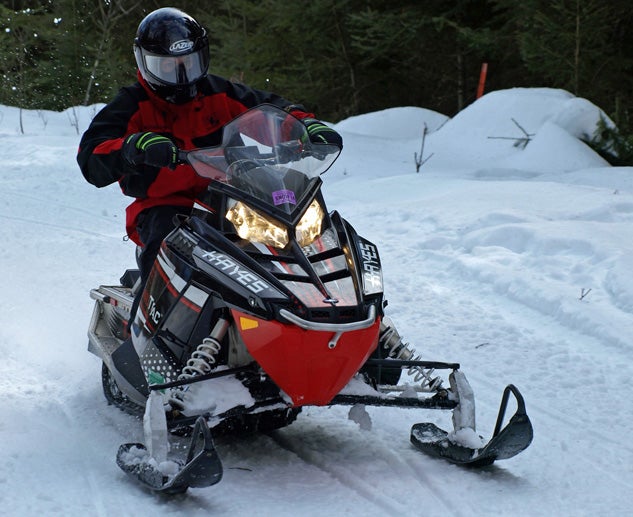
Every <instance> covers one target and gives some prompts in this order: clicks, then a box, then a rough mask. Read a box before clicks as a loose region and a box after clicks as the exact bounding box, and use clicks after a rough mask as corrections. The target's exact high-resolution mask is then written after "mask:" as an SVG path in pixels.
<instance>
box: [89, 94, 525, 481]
mask: <svg viewBox="0 0 633 517" xmlns="http://www.w3.org/2000/svg"><path fill="white" fill-rule="evenodd" d="M340 152H341V150H340V148H339V147H337V146H334V145H329V144H315V143H312V142H310V140H309V138H308V134H307V131H306V128H305V126H304V124H303V123H302V122H300V121H299V120H298V119H296V118H294V117H293V116H292V115H290V114H288V113H286V112H285V111H283V110H281V109H279V108H277V107H275V106H272V105H261V106H259V107H257V108H254V109H252V110H250V111H247V112H246V113H244V114H242V115H240V116H239V117H237V118H236V119H234V120H233V121H232V122H230V123H229V124H227V125H226V126H224V128H223V132H222V143H221V145H219V146H216V147H208V148H202V149H195V150H191V151H180V153H179V159H180V161H181V162H182V163H186V164H189V165H190V166H191V167H193V169H194V170H195V171H196V173H197V174H198V175H200V176H202V177H204V178H208V179H209V180H210V182H209V188H208V190H207V191H206V192H205V193H204V195H202V196H200V198H199V199H198V200H196V204H195V206H194V208H193V210H192V213H191V215H190V216H188V217H180V218H178V219H177V220H176V221H175V222H176V224H177V226H176V228H175V229H174V230H173V232H171V233H170V234H169V235H168V236H167V237H166V238H165V240H164V241H163V243H162V246H161V249H160V252H159V254H158V256H157V258H156V261H155V263H154V265H153V268H152V270H151V272H150V274H149V277H148V280H147V282H146V284H145V286H144V288H143V289H142V293H141V294H139V296H141V298H140V304H139V307H138V310H137V311H136V314H135V315H134V316H132V315H131V308H132V304H133V301H134V297H135V296H136V294H137V292H139V291H140V287H139V285H140V281H139V272H138V270H137V269H129V270H127V271H126V272H125V274H124V275H123V277H122V278H121V282H120V285H102V286H100V287H98V288H96V289H93V290H92V291H91V297H92V299H94V300H95V306H94V312H93V316H92V319H91V322H90V328H89V332H88V335H89V351H90V352H92V353H94V354H95V355H97V356H98V357H99V358H101V360H102V362H103V365H102V384H103V391H104V394H105V398H106V399H107V401H108V402H109V403H110V404H113V405H115V406H117V407H119V408H121V409H123V410H125V411H127V412H129V413H132V414H137V415H139V416H141V415H142V418H143V428H144V437H145V443H126V444H123V445H121V447H120V448H119V451H118V454H117V464H118V465H119V466H120V467H121V468H122V469H123V470H124V471H125V472H127V473H128V474H129V475H130V476H132V477H134V478H135V479H137V480H138V481H140V482H141V483H142V484H143V485H145V486H147V487H149V488H151V489H152V490H155V491H159V492H163V493H168V494H171V493H180V492H184V491H186V490H187V489H188V488H189V487H206V486H210V485H213V484H215V483H217V482H219V481H220V480H221V478H222V463H221V460H220V457H219V455H218V453H217V450H216V448H215V445H214V440H213V437H214V436H218V435H227V434H229V435H232V434H237V433H246V432H269V431H272V430H274V429H278V428H282V427H284V426H287V425H289V424H291V423H292V422H293V421H294V420H295V419H296V418H297V415H298V414H299V412H300V411H301V409H302V407H304V406H309V405H316V406H330V405H335V404H343V405H350V406H352V407H356V406H357V407H362V406H363V405H377V406H397V407H403V408H422V409H443V410H449V411H452V423H453V430H451V431H450V432H447V431H444V430H442V429H440V428H439V427H437V426H435V425H434V424H431V423H420V424H415V425H414V426H413V428H412V429H411V435H410V439H411V442H412V443H413V444H414V446H415V447H417V448H418V449H420V450H421V451H423V452H425V453H428V454H430V455H432V456H435V457H439V458H444V459H446V460H448V461H451V462H453V463H457V464H461V465H468V466H485V465H490V464H492V463H493V462H494V461H496V460H501V459H506V458H510V457H512V456H514V455H516V454H518V453H519V452H521V451H523V450H524V449H525V448H527V447H528V445H529V444H530V442H531V441H532V425H531V423H530V420H529V418H528V416H527V413H526V410H525V403H524V400H523V397H522V396H521V393H520V392H519V390H518V389H517V388H516V387H515V386H513V385H509V386H508V387H507V388H506V390H505V392H504V394H503V397H502V400H501V407H500V409H499V414H498V417H497V424H496V428H495V430H494V434H493V437H492V438H491V440H490V441H489V442H488V443H485V441H483V440H482V439H481V437H479V436H478V435H476V432H475V407H474V396H473V391H472V389H471V387H470V385H469V384H468V381H467V380H466V377H465V375H464V374H463V373H462V372H461V371H460V369H459V364H457V363H444V362H438V361H423V360H421V359H420V357H419V356H417V355H416V353H415V350H414V349H413V347H412V346H411V345H409V344H408V343H407V342H405V341H404V340H403V339H402V338H401V336H400V335H399V333H398V332H397V330H396V329H395V327H394V325H393V324H392V322H391V321H390V320H389V318H388V317H386V316H385V315H384V309H385V306H386V303H387V302H386V300H385V299H384V295H383V277H382V269H381V262H380V258H379V254H378V249H377V247H376V245H375V244H373V243H372V242H370V241H369V240H367V239H365V238H364V237H362V236H360V235H358V234H357V232H356V231H355V230H354V228H353V227H352V226H351V224H350V223H349V222H347V221H346V220H345V219H344V218H343V217H342V216H341V215H340V214H339V213H338V212H337V211H332V212H328V210H327V208H326V205H325V201H324V198H323V195H322V192H321V185H322V180H321V175H322V174H323V173H324V172H325V171H326V170H328V169H329V168H330V166H331V165H332V164H333V163H334V161H335V160H336V159H337V158H338V156H339V154H340ZM438 372H443V374H442V375H440V374H439V373H438ZM401 377H403V380H402V381H401V380H400V378H401ZM407 381H408V382H407ZM511 395H512V396H513V398H514V400H515V403H514V404H513V406H515V408H516V409H515V412H514V415H513V416H512V417H511V418H509V419H506V417H505V413H506V409H507V407H508V403H509V400H510V396H511ZM506 420H507V422H506V423H505V425H503V424H504V421H506ZM183 437H184V438H183ZM176 439H181V440H186V445H185V446H184V447H183V446H173V444H172V442H174V441H176ZM178 443H180V442H178Z"/></svg>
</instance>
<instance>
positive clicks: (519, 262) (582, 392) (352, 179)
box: [0, 88, 633, 517]
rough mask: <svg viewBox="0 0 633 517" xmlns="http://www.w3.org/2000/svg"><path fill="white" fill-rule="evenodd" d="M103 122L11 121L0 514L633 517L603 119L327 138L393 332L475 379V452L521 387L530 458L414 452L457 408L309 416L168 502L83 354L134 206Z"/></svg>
mask: <svg viewBox="0 0 633 517" xmlns="http://www.w3.org/2000/svg"><path fill="white" fill-rule="evenodd" d="M97 109H99V106H90V107H81V108H79V107H78V108H71V109H69V110H66V111H65V112H61V113H54V112H45V111H22V112H21V113H20V111H19V110H18V109H16V108H11V107H6V106H0V143H2V145H0V163H2V165H3V167H2V168H1V169H0V185H1V186H2V188H1V189H0V239H1V242H2V243H3V245H2V247H1V248H0V268H1V269H0V270H1V271H2V272H3V293H2V296H1V297H0V357H2V360H1V361H0V396H2V399H3V401H2V408H3V417H2V418H0V442H1V443H2V448H1V451H2V452H1V458H2V461H0V508H2V509H3V510H2V511H3V514H4V515H7V516H11V517H13V516H19V517H21V516H30V515H47V516H48V515H64V516H75V515H77V516H79V515H82V516H84V515H97V516H110V515H116V516H126V515H130V516H132V515H134V516H136V515H140V514H151V515H156V516H163V515H170V516H172V515H175V516H180V515H182V516H184V515H187V516H196V515H209V514H213V515H264V516H266V515H275V516H284V515H305V516H312V515H314V516H316V515H323V514H324V513H325V512H327V514H329V515H343V514H345V515H364V516H367V515H397V516H417V515H425V516H436V515H437V516H440V515H441V516H447V515H450V516H453V515H455V516H466V515H468V516H471V515H517V516H522V515H526V516H534V515H536V516H540V515H543V516H545V515H547V516H550V515H573V516H583V515H596V514H599V515H603V516H611V515H614V516H615V515H623V514H625V513H627V512H628V511H630V496H629V494H630V493H632V492H633V446H632V445H631V440H630V434H631V422H632V421H633V403H632V402H631V400H632V398H633V393H632V392H633V388H632V387H631V378H633V342H632V336H633V278H632V276H631V274H630V272H631V271H632V270H633V168H632V167H611V166H610V165H609V164H608V163H606V162H605V161H604V160H603V159H602V158H601V157H600V156H598V155H597V154H595V153H594V152H593V151H592V150H591V149H590V148H589V147H588V146H586V145H585V144H584V143H583V142H582V141H581V139H580V138H583V137H584V138H586V137H587V135H591V134H592V133H593V131H594V129H595V125H596V122H597V120H598V119H599V117H600V114H601V111H600V109H599V107H597V106H595V105H593V104H592V103H590V102H589V101H587V100H586V99H582V98H577V97H574V96H573V95H571V94H570V93H568V92H565V91H562V90H554V89H545V88H531V89H523V88H515V89H510V90H503V91H497V92H491V93H488V94H487V95H485V96H483V97H482V98H481V99H479V100H477V101H476V102H475V103H473V104H472V105H470V106H469V107H467V108H466V109H464V110H463V111H462V112H460V113H459V114H457V115H456V116H455V117H453V118H452V119H449V118H447V117H445V116H444V115H442V114H439V113H436V112H433V111H430V110H427V109H424V108H423V107H411V106H409V107H397V108H392V109H388V110H385V111H380V112H375V113H367V114H364V115H360V116H357V117H352V118H349V119H346V120H344V121H341V122H339V123H337V124H335V125H334V127H335V128H336V129H337V130H338V131H339V132H340V133H341V135H342V136H343V140H344V150H343V153H342V155H341V157H340V158H339V160H338V161H337V162H336V163H335V164H334V166H333V168H332V169H331V170H329V171H328V172H327V173H326V174H325V175H324V177H323V179H324V187H323V188H324V195H325V199H326V203H327V205H328V208H329V209H330V210H337V211H339V212H340V213H341V215H342V216H343V217H344V218H346V219H347V220H348V221H350V222H351V223H352V224H353V225H354V226H355V228H356V230H357V231H358V232H359V233H360V234H361V235H363V236H364V237H365V238H367V239H369V240H370V241H372V242H374V243H376V244H377V246H378V248H379V251H380V255H381V260H382V265H383V275H384V282H385V294H386V298H387V300H388V301H389V305H388V306H387V309H386V313H387V315H389V316H390V317H391V318H392V319H393V320H394V322H395V323H396V325H397V327H398V329H399V331H400V333H401V334H402V335H403V336H404V337H405V339H406V340H407V341H409V342H410V343H411V344H412V345H413V346H414V347H415V348H416V349H417V351H418V353H419V354H420V355H421V356H422V358H423V359H427V360H438V361H447V362H459V363H460V364H461V370H462V371H463V372H464V373H465V374H466V376H467V378H468V379H469V381H470V384H471V386H472V388H473V390H474V392H475V399H476V403H477V425H478V432H479V433H480V434H481V435H482V436H484V437H486V438H487V437H489V436H490V435H491V433H492V430H493V428H494V424H495V418H496V414H497V409H498V405H499V401H500V397H501V394H502V391H503V388H504V387H505V385H506V384H509V383H513V384H515V385H516V386H517V387H519V389H520V390H521V392H522V393H523V395H524V397H525V401H526V405H527V411H528V414H529V415H530V418H531V419H532V423H533V425H534V441H533V443H532V445H531V446H530V447H529V448H528V449H527V450H526V451H524V452H523V453H522V454H520V455H518V456H516V457H515V458H512V459H509V460H506V461H502V462H497V463H495V465H493V466H492V467H488V468H485V469H481V470H471V469H464V468H461V467H457V466H455V465H451V464H448V463H446V462H444V461H441V460H436V459H433V458H430V457H427V456H425V455H424V454H422V453H421V452H419V451H417V450H415V449H414V448H413V447H412V446H411V444H410V442H409V432H410V428H411V426H412V425H413V424H414V423H416V422H426V421H430V422H434V423H436V424H438V425H440V426H441V427H445V428H446V427H448V425H449V421H450V413H449V412H442V411H424V410H406V409H396V408H374V407H368V408H367V411H368V413H369V416H370V418H371V422H372V425H371V429H369V430H368V429H361V427H360V426H359V425H358V424H357V423H355V422H354V421H352V420H350V419H349V418H348V416H349V415H348V411H349V408H346V407H331V408H328V407H322V408H321V407H309V408H305V409H304V411H303V412H302V413H301V415H300V416H299V418H298V420H297V421H296V422H295V423H294V424H292V425H291V426H289V427H287V428H285V429H283V430H280V431H277V432H275V433H273V434H271V435H254V436H250V437H245V438H239V439H230V438H221V439H218V440H217V444H216V445H217V448H218V452H219V454H220V457H221V459H222V461H223V463H224V468H225V472H224V478H223V480H222V482H221V483H220V484H218V485H215V486H213V487H208V488H205V489H190V490H189V491H188V492H187V494H185V495H182V496H177V497H173V498H165V497H161V496H158V495H156V494H153V493H150V492H148V491H147V490H145V489H143V488H142V487H140V486H139V485H137V484H135V483H133V482H132V480H130V479H129V478H128V477H127V476H126V475H125V474H124V473H123V472H122V471H121V470H120V469H119V468H118V467H117V466H116V464H115V455H116V451H117V449H118V446H119V445H120V444H121V443H124V442H131V441H141V440H142V426H141V423H140V422H139V421H138V420H137V419H135V418H133V417H131V416H129V415H127V414H124V413H122V412H121V411H119V410H117V409H116V408H114V407H111V406H108V405H107V404H106V402H105V399H104V397H103V394H102V390H101V379H100V371H101V364H100V360H99V359H98V358H96V357H95V356H93V355H91V354H90V353H89V352H88V351H87V336H86V332H87V329H88V324H89V321H90V317H91V314H92V310H93V302H92V300H91V299H90V298H89V294H88V293H89V291H90V289H91V288H94V287H97V286H98V285H100V284H105V285H113V284H116V283H117V282H118V279H119V277H120V276H121V274H122V273H123V271H124V270H125V269H126V268H129V267H132V266H133V264H134V246H133V244H132V243H131V242H129V241H126V240H125V239H124V232H125V230H124V210H125V206H126V205H127V204H128V203H129V200H128V199H126V198H125V197H124V196H123V195H122V194H121V192H120V191H119V189H118V186H116V185H113V186H110V187H106V188H103V189H97V188H95V187H93V186H92V185H90V184H88V183H87V182H86V181H85V180H84V179H83V177H82V176H81V173H80V171H79V169H78V167H77V165H76V161H75V155H76V150H77V145H78V142H79V139H80V136H81V133H82V132H83V131H84V130H85V129H86V128H87V126H88V124H89V121H90V119H91V117H92V116H94V114H95V113H96V110H97ZM20 116H22V126H23V128H24V132H23V133H22V132H21V130H20ZM425 126H426V128H427V134H426V138H425V140H424V145H423V146H422V134H423V128H424V127H425ZM416 155H417V158H419V157H420V155H422V159H423V160H424V163H423V165H422V166H421V167H420V169H419V171H418V172H416V163H415V162H416ZM403 378H404V376H403Z"/></svg>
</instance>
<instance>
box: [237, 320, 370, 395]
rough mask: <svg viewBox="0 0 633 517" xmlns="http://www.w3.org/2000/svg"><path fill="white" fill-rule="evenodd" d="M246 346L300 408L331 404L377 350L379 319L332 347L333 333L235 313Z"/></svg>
mask: <svg viewBox="0 0 633 517" xmlns="http://www.w3.org/2000/svg"><path fill="white" fill-rule="evenodd" d="M231 312H232V313H233V317H234V319H235V322H236V324H237V328H238V329H239V331H240V334H241V336H242V339H243V340H244V343H245V344H246V348H247V349H248V351H249V353H250V354H251V355H252V356H253V358H254V359H255V360H256V361H257V362H258V364H259V365H260V366H261V367H262V368H263V369H264V371H265V372H266V373H267V374H268V375H270V377H271V379H272V380H273V381H274V382H275V383H276V384H277V386H279V387H280V388H281V389H282V390H283V391H284V392H285V393H286V394H287V395H288V396H289V397H290V398H291V399H292V402H293V404H294V405H295V406H305V405H317V406H325V405H327V404H328V403H329V402H330V401H331V400H332V398H334V396H336V395H337V394H338V393H339V392H340V391H341V389H343V387H344V386H345V385H346V384H347V383H348V382H349V381H350V379H351V378H352V377H353V376H354V375H355V374H356V372H358V370H359V369H360V367H361V366H362V365H363V364H364V363H365V361H366V360H367V358H368V357H369V356H370V355H371V353H372V352H373V351H374V349H375V348H376V345H377V343H378V334H379V331H380V320H379V319H377V320H376V322H375V323H374V324H373V325H372V326H371V327H368V328H366V329H363V330H354V331H351V332H345V333H343V335H342V336H341V337H340V338H339V340H338V342H337V344H336V346H335V347H334V348H330V347H329V346H328V344H329V342H330V340H331V339H332V337H333V336H334V333H333V332H324V331H314V330H303V329H301V328H299V327H296V326H294V325H288V324H283V323H280V322H278V321H265V320H260V319H257V318H253V317H252V316H248V315H246V314H243V313H240V312H239V311H235V310H233V311H231Z"/></svg>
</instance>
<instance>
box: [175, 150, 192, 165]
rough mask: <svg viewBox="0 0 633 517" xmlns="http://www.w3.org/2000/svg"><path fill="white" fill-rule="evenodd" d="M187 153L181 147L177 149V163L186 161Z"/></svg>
mask: <svg viewBox="0 0 633 517" xmlns="http://www.w3.org/2000/svg"><path fill="white" fill-rule="evenodd" d="M188 154H189V151H183V150H182V149H178V158H177V160H178V164H179V165H180V164H183V163H188V162H187V155H188Z"/></svg>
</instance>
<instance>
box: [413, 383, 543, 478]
mask: <svg viewBox="0 0 633 517" xmlns="http://www.w3.org/2000/svg"><path fill="white" fill-rule="evenodd" d="M510 393H512V394H513V395H514V396H515V398H516V401H517V410H516V412H515V413H514V415H513V416H512V418H511V419H510V421H509V422H508V424H507V425H506V426H505V427H504V428H503V429H501V425H502V423H503V418H504V416H505V411H506V408H507V405H508V398H509V395H510ZM532 437H533V429H532V423H531V422H530V419H529V418H528V416H527V413H526V411H525V402H524V400H523V396H522V395H521V393H520V392H519V390H518V389H517V388H516V387H515V386H514V385H512V384H510V385H508V386H507V387H506V389H505V390H504V392H503V397H502V400H501V407H500V408H499V416H498V417H497V424H496V426H495V430H494V433H493V436H492V439H491V440H490V441H489V442H488V443H487V444H486V445H485V446H484V447H481V448H471V447H468V446H465V445H461V444H458V443H455V442H453V441H451V439H450V437H449V434H448V433H447V432H446V431H444V430H442V429H440V428H439V427H437V426H436V425H435V424H432V423H420V424H415V425H414V426H413V427H412V428H411V443H413V445H415V446H416V447H417V448H418V449H420V450H421V451H422V452H424V453H426V454H429V455H431V456H435V457H437V458H442V459H445V460H448V461H450V462H451V463H455V464H458V465H464V466H469V467H485V466H488V465H492V464H493V463H494V462H495V461H496V460H503V459H508V458H512V457H513V456H515V455H517V454H519V453H520V452H521V451H523V450H525V449H526V448H527V447H528V446H529V445H530V443H531V442H532Z"/></svg>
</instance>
